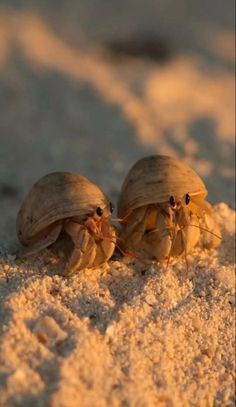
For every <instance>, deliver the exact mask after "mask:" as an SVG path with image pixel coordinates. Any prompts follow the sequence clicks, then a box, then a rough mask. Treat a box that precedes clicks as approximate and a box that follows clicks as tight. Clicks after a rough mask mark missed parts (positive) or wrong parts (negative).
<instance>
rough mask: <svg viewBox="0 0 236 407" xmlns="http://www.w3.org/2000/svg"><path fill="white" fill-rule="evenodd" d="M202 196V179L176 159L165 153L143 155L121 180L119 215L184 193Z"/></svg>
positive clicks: (203, 192)
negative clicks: (123, 179)
mask: <svg viewBox="0 0 236 407" xmlns="http://www.w3.org/2000/svg"><path fill="white" fill-rule="evenodd" d="M187 193H188V194H189V195H190V196H191V197H192V196H197V195H199V197H200V198H201V199H204V197H205V196H206V195H207V189H206V187H205V185H204V183H203V181H202V180H201V178H200V177H199V176H198V175H197V174H196V172H195V171H193V170H192V169H191V168H190V167H188V166H187V165H186V164H184V163H183V162H182V161H180V160H178V159H177V158H173V157H168V156H165V155H154V156H148V157H145V158H143V159H141V160H139V161H137V162H136V164H134V166H133V167H132V168H131V169H130V171H129V173H128V175H127V176H126V178H125V181H124V183H123V186H122V189H121V193H120V198H119V203H118V214H119V216H120V217H125V216H127V215H129V214H130V213H131V212H132V211H133V210H134V209H137V208H139V207H140V206H145V205H150V204H155V203H164V202H168V201H169V199H170V196H171V195H173V196H174V197H175V198H182V197H183V196H184V195H185V194H187Z"/></svg>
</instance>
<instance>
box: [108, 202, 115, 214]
mask: <svg viewBox="0 0 236 407" xmlns="http://www.w3.org/2000/svg"><path fill="white" fill-rule="evenodd" d="M109 208H110V212H111V213H112V212H113V211H114V205H113V203H112V202H110V203H109Z"/></svg>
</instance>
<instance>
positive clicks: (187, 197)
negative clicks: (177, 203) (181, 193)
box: [185, 194, 190, 205]
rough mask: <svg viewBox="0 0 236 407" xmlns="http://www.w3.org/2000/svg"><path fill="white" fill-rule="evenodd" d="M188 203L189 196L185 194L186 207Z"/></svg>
mask: <svg viewBox="0 0 236 407" xmlns="http://www.w3.org/2000/svg"><path fill="white" fill-rule="evenodd" d="M189 202H190V195H189V194H186V195H185V203H186V205H188V204H189Z"/></svg>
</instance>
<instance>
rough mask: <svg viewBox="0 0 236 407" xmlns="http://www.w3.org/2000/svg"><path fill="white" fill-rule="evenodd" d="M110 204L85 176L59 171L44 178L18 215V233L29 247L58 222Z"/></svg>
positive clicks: (30, 193) (22, 241)
mask: <svg viewBox="0 0 236 407" xmlns="http://www.w3.org/2000/svg"><path fill="white" fill-rule="evenodd" d="M107 205H109V203H108V201H107V198H106V197H105V195H104V194H103V192H102V191H101V190H100V188H99V187H98V186H97V185H95V184H93V183H92V182H90V181H89V180H88V179H87V178H85V177H82V176H81V175H78V174H74V173H70V172H55V173H51V174H48V175H45V176H44V177H42V178H41V179H40V180H39V181H38V182H36V183H35V184H34V185H33V187H32V189H31V190H30V191H29V193H28V194H27V195H26V197H25V199H24V201H23V203H22V205H21V208H20V210H19V212H18V215H17V222H16V225H17V226H16V227H17V234H18V237H19V240H20V241H21V243H23V244H26V245H27V244H29V243H30V242H32V241H34V240H35V238H36V237H37V236H38V235H40V232H42V231H43V230H45V229H46V228H48V227H50V226H51V225H53V224H54V223H55V222H57V221H59V220H62V219H66V218H70V217H74V216H76V217H77V216H79V217H81V219H83V217H86V216H88V215H89V214H92V213H93V212H94V211H95V210H96V208H97V207H98V206H99V207H101V208H104V207H106V206H107Z"/></svg>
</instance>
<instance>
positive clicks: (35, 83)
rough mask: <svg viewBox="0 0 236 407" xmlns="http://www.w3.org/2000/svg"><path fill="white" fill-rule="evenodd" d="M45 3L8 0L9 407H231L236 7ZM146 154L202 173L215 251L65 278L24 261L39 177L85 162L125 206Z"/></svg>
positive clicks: (2, 260) (118, 261) (1, 88)
mask: <svg viewBox="0 0 236 407" xmlns="http://www.w3.org/2000/svg"><path fill="white" fill-rule="evenodd" d="M48 3H49V2H45V1H37V0H35V1H33V2H32V1H31V2H28V1H26V0H25V1H19V2H16V1H1V3H0V107H1V109H0V142H1V145H0V210H1V213H2V214H3V216H1V218H0V241H1V243H0V346H1V347H0V406H1V407H2V406H3V407H13V406H14V407H15V406H18V407H19V406H20V407H33V406H36V407H37V406H38V407H84V406H86V407H87V406H88V407H90V406H95V407H100V406H101V407H102V406H109V407H110V406H117V407H118V406H119V407H130V406H132V407H152V406H163V407H170V406H173V407H190V406H195V407H198V406H200V407H211V406H212V407H213V406H214V407H218V406H219V407H222V406H223V407H231V406H234V405H235V404H234V403H235V401H234V367H235V358H234V347H235V342H234V339H235V338H234V332H235V329H234V328H235V324H234V310H235V294H234V288H235V280H234V264H235V258H234V245H235V241H234V232H235V230H234V229H235V212H234V210H233V209H232V208H233V207H234V198H235V189H234V166H235V156H234V132H235V129H234V4H233V2H232V1H229V2H228V3H227V7H225V6H224V5H223V3H220V2H216V1H215V0H214V1H213V0H208V2H207V3H206V2H205V1H203V0H202V1H200V0H199V1H197V0H188V2H187V1H186V2H184V1H183V2H179V5H178V7H176V6H175V4H176V3H175V2H174V1H173V0H168V1H153V0H147V1H145V2H142V1H140V2H137V1H135V0H128V1H127V2H126V3H125V7H123V6H122V5H121V4H120V3H119V4H120V5H118V4H116V6H115V5H114V2H109V4H107V3H106V4H105V2H103V3H102V4H103V6H101V7H99V8H98V6H97V2H96V1H95V0H92V1H90V2H82V1H79V2H78V1H71V2H65V1H60V2H57V5H56V7H55V4H53V3H54V2H51V3H50V4H48ZM144 40H145V41H144ZM152 153H159V154H169V155H174V156H177V157H179V158H181V159H183V160H184V161H185V162H186V163H188V164H190V165H191V166H192V167H193V168H194V169H195V170H196V171H197V172H198V173H199V174H200V175H201V176H202V178H203V179H204V181H205V183H206V185H207V187H208V190H209V200H210V202H212V203H213V204H215V208H214V217H215V219H216V221H217V222H218V223H219V225H220V227H221V230H222V243H221V246H220V247H219V248H218V249H216V250H211V251H208V252H207V251H204V250H202V249H201V248H196V250H194V252H193V253H192V254H191V255H189V263H190V267H189V270H188V271H187V270H186V266H185V263H184V261H183V260H182V259H178V260H175V261H174V262H172V263H171V265H169V267H168V268H165V267H162V266H160V265H159V264H155V263H153V262H142V261H140V260H139V261H138V260H132V259H128V258H121V257H118V255H115V256H114V257H113V258H112V260H111V261H110V262H109V263H108V264H106V265H104V266H102V267H100V268H97V269H94V270H84V271H81V272H80V273H79V274H77V275H75V276H73V277H71V278H70V279H65V278H62V277H60V276H59V275H57V273H56V272H57V267H56V266H55V265H51V264H48V263H47V256H46V255H45V256H44V255H43V254H42V255H41V256H34V257H32V258H30V259H29V260H28V261H24V262H19V261H17V262H16V260H15V257H14V253H15V250H16V249H17V247H18V243H17V239H16V233H15V218H16V214H17V210H18V208H19V205H20V203H21V201H22V198H23V196H24V194H25V193H26V191H28V189H29V188H30V186H31V185H32V183H33V182H35V181H36V180H37V179H38V178H39V177H41V176H42V175H44V174H46V173H48V172H51V171H75V172H79V173H81V174H82V175H85V176H87V177H88V178H90V179H91V180H92V181H93V182H96V183H97V184H98V185H100V186H101V187H102V188H103V189H104V191H105V192H106V194H107V195H108V196H109V197H110V198H111V200H112V201H113V202H114V204H116V202H117V198H118V195H119V190H120V187H121V183H122V180H123V179H124V176H125V174H126V173H127V170H128V169H129V168H130V166H131V165H132V164H133V163H134V162H135V161H136V160H137V159H138V158H140V157H143V156H145V155H147V154H152Z"/></svg>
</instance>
